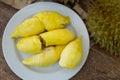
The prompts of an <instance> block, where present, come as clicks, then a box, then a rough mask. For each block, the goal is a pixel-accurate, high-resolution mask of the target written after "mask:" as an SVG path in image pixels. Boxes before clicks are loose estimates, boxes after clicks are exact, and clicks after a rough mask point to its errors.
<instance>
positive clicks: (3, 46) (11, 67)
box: [2, 2, 90, 80]
mask: <svg viewBox="0 0 120 80" xmlns="http://www.w3.org/2000/svg"><path fill="white" fill-rule="evenodd" d="M48 3H49V4H55V5H60V6H64V5H62V4H59V3H56V2H36V3H33V4H30V5H28V6H26V7H24V8H22V9H21V10H19V11H18V12H16V13H15V14H14V15H13V16H12V18H11V19H10V20H9V22H8V24H7V25H6V27H5V30H4V33H3V37H2V50H3V55H4V58H5V61H6V62H7V64H8V66H9V68H10V69H11V70H12V71H13V72H14V73H15V74H16V75H17V76H19V77H20V78H22V79H24V77H23V76H24V75H22V74H23V73H18V72H20V70H16V69H15V67H14V66H13V65H11V64H10V61H8V60H7V57H6V56H7V55H6V51H5V44H4V43H5V37H6V36H5V34H6V33H5V32H6V29H7V27H8V25H9V23H10V21H12V20H13V18H14V16H16V15H18V13H19V12H20V11H22V10H24V9H26V8H28V7H31V6H35V5H38V4H48ZM64 7H66V6H64ZM66 8H68V7H66ZM68 9H69V10H71V11H73V10H72V9H70V8H68ZM73 12H74V11H73ZM74 13H75V12H74ZM75 14H76V15H77V16H78V14H77V13H75ZM79 19H80V20H81V21H82V19H81V18H80V17H79ZM82 23H83V24H84V26H85V23H84V22H83V21H82ZM85 29H86V31H87V28H86V26H85ZM87 36H88V39H89V34H88V31H87ZM12 43H13V42H12ZM88 43H89V44H88V52H87V53H86V54H87V56H86V59H85V60H84V64H85V62H86V60H87V57H88V54H89V49H90V39H89V40H88ZM12 48H14V47H12ZM16 62H17V63H20V62H19V60H17V61H16ZM84 64H83V65H84ZM21 65H23V64H21ZM83 65H82V66H81V67H80V69H79V71H80V70H81V68H82V67H83ZM21 67H22V68H24V69H26V71H28V72H30V71H29V69H28V68H26V67H25V66H21ZM17 71H18V72H17ZM79 71H77V72H75V74H76V73H78V72H79ZM75 74H74V75H75ZM36 75H37V74H36ZM74 75H72V76H70V77H69V78H68V79H70V78H71V77H73V76H74ZM42 76H43V75H42ZM26 79H29V78H28V77H27V78H26ZM26 79H25V80H26ZM29 80H30V79H29Z"/></svg>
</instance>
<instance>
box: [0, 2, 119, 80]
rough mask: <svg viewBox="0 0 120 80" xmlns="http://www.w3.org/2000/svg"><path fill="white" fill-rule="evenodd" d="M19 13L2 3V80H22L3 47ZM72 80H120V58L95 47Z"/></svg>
mask: <svg viewBox="0 0 120 80" xmlns="http://www.w3.org/2000/svg"><path fill="white" fill-rule="evenodd" d="M17 11H18V10H16V9H14V8H12V7H10V6H8V5H6V4H4V3H1V2H0V80H22V79H20V78H19V77H18V76H16V75H15V74H14V73H13V72H12V71H11V70H10V68H9V67H8V65H7V63H6V61H5V59H4V56H3V52H2V45H1V44H2V36H3V32H4V30H5V26H6V25H7V23H8V21H9V19H10V18H11V17H12V16H13V15H14V14H15V13H16V12H17ZM8 48H9V47H8ZM27 76H28V75H27ZM56 80H57V79H56ZM70 80H120V58H117V57H115V56H112V55H110V54H109V53H108V52H105V51H104V50H103V49H102V48H100V47H99V46H98V45H93V46H92V47H91V49H90V52H89V55H88V59H87V61H86V63H85V65H84V66H83V68H82V69H81V70H80V71H79V72H78V73H77V74H76V75H75V76H73V77H72V78H71V79H70Z"/></svg>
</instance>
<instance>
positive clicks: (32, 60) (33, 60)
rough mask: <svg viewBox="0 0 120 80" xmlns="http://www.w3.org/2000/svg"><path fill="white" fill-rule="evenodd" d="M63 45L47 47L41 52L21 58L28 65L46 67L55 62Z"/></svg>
mask: <svg viewBox="0 0 120 80" xmlns="http://www.w3.org/2000/svg"><path fill="white" fill-rule="evenodd" d="M64 47H65V45H62V46H56V47H52V46H51V47H47V48H45V49H44V50H43V51H42V52H41V53H39V54H36V55H33V56H30V57H28V58H27V59H25V60H23V64H25V65H28V66H40V67H47V66H50V65H52V64H54V63H56V62H57V61H58V60H59V58H60V54H61V52H62V50H63V49H64Z"/></svg>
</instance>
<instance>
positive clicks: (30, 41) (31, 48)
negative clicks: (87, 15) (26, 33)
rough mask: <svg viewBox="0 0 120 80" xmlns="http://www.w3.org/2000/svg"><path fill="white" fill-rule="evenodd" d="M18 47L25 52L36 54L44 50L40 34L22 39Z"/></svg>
mask: <svg viewBox="0 0 120 80" xmlns="http://www.w3.org/2000/svg"><path fill="white" fill-rule="evenodd" d="M17 48H18V50H20V51H22V52H25V53H31V54H36V53H39V52H41V51H42V43H41V41H40V39H39V36H30V37H25V38H22V39H20V40H19V41H18V42H17Z"/></svg>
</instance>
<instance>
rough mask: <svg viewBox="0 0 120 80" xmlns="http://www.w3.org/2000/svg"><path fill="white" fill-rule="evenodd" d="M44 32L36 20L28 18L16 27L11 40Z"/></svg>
mask: <svg viewBox="0 0 120 80" xmlns="http://www.w3.org/2000/svg"><path fill="white" fill-rule="evenodd" d="M44 30H45V27H44V25H43V23H42V22H40V20H39V19H38V18H29V19H26V20H25V21H23V22H22V23H21V24H20V25H18V26H17V27H16V29H15V30H14V32H13V33H12V35H11V37H12V38H18V37H26V36H32V35H35V34H39V33H41V32H43V31H44Z"/></svg>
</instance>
